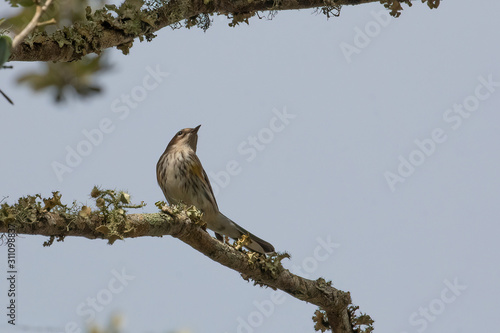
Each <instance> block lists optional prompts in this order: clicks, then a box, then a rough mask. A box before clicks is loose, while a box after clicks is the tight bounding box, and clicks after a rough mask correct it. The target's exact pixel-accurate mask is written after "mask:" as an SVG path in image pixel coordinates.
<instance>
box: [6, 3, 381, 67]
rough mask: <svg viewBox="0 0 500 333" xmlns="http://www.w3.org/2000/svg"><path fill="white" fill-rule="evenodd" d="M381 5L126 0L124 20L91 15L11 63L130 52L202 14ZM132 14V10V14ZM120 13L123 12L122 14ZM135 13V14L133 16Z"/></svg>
mask: <svg viewBox="0 0 500 333" xmlns="http://www.w3.org/2000/svg"><path fill="white" fill-rule="evenodd" d="M378 1H379V0H252V1H248V0H233V1H232V0H209V1H207V0H171V1H169V2H168V3H166V4H165V5H163V6H161V7H160V8H157V9H154V10H140V8H134V7H132V8H130V6H133V5H131V4H129V3H127V1H125V2H124V3H123V4H122V6H121V7H120V8H118V10H120V9H123V7H124V6H125V7H127V6H128V7H127V8H126V9H127V14H126V15H125V17H123V15H122V16H120V15H111V14H110V12H109V11H108V10H107V9H103V10H98V11H96V12H94V13H90V12H88V13H87V21H85V22H76V23H74V24H73V25H72V26H70V27H65V28H63V29H60V30H58V31H56V32H55V33H53V34H51V35H46V34H42V33H35V34H32V35H31V36H29V37H28V38H27V39H25V40H24V41H23V42H22V43H20V44H19V45H18V46H17V47H15V48H13V49H12V52H11V56H10V59H9V60H10V61H62V62H66V61H74V60H78V59H80V58H81V57H83V56H84V55H86V54H91V53H96V54H99V53H100V52H102V51H103V50H105V49H107V48H111V47H118V48H120V49H122V51H124V53H126V52H128V48H129V47H130V46H131V45H132V42H133V40H134V39H135V38H141V39H142V38H144V37H145V38H146V39H150V38H152V37H153V36H154V35H153V34H154V32H156V31H158V30H160V29H162V28H164V27H166V26H169V25H172V24H175V23H178V22H181V21H183V20H186V19H190V18H193V17H196V16H198V15H202V14H222V15H233V16H234V15H238V14H248V13H251V14H253V13H256V12H265V11H282V10H294V9H306V8H321V7H327V6H343V5H359V4H363V3H369V2H378ZM129 9H130V10H129ZM122 12H125V11H124V10H123V11H122ZM131 13H134V15H131Z"/></svg>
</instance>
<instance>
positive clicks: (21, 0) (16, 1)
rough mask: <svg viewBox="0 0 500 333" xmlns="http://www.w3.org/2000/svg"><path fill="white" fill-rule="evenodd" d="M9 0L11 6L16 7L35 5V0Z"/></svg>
mask: <svg viewBox="0 0 500 333" xmlns="http://www.w3.org/2000/svg"><path fill="white" fill-rule="evenodd" d="M9 2H10V5H11V6H12V7H18V6H19V5H21V6H23V7H30V6H33V5H35V1H33V0H9Z"/></svg>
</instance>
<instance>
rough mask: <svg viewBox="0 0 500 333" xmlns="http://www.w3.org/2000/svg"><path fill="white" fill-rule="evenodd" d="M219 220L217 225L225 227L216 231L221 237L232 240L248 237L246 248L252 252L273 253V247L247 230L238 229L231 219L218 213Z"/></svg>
mask: <svg viewBox="0 0 500 333" xmlns="http://www.w3.org/2000/svg"><path fill="white" fill-rule="evenodd" d="M218 219H219V223H218V224H219V225H223V226H225V228H224V229H223V230H217V232H218V233H221V234H223V235H226V236H229V237H231V238H234V239H238V238H240V237H241V236H243V235H248V236H250V243H249V244H248V245H246V247H247V248H249V249H250V250H252V251H255V252H259V253H270V252H274V246H272V245H271V244H269V243H268V242H266V241H265V240H263V239H261V238H259V237H257V236H255V235H254V234H252V233H251V232H249V231H248V230H246V229H245V228H243V227H240V226H239V225H238V224H236V223H235V222H233V221H232V220H231V219H229V218H228V217H226V216H225V215H224V214H222V213H219V216H218Z"/></svg>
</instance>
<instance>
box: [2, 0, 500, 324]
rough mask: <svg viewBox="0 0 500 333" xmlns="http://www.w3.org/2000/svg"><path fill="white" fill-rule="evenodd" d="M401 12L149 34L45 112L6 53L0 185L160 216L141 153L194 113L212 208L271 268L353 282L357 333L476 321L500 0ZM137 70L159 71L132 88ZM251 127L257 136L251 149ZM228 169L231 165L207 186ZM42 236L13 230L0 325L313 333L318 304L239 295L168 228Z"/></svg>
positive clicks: (496, 126)
mask: <svg viewBox="0 0 500 333" xmlns="http://www.w3.org/2000/svg"><path fill="white" fill-rule="evenodd" d="M2 6H4V7H6V6H7V5H6V4H0V9H1V7H2ZM404 8H405V10H404V11H403V13H402V14H401V17H400V18H398V19H393V18H388V16H387V15H386V13H387V12H386V11H385V9H384V8H383V6H382V5H380V4H378V3H375V4H368V5H360V6H355V7H344V8H343V9H342V13H341V15H340V17H338V18H333V19H330V20H326V18H325V17H324V16H322V15H314V14H312V10H303V11H290V12H281V13H278V15H277V17H276V18H275V19H273V20H272V21H268V20H265V19H262V20H259V19H258V18H256V17H254V18H252V19H250V25H249V26H247V25H246V24H242V25H240V26H238V27H236V28H230V27H228V26H227V23H228V21H227V19H224V18H219V17H215V19H214V25H213V27H211V28H210V29H209V30H208V31H207V32H206V33H204V32H203V31H202V30H200V29H191V30H187V29H181V30H175V31H172V30H171V29H169V28H165V29H163V30H162V31H159V32H158V37H157V38H155V39H154V40H153V41H152V42H151V43H146V42H144V43H139V42H138V41H136V42H135V45H134V47H133V48H132V49H131V52H130V55H128V56H123V55H122V54H121V52H120V51H118V50H111V52H108V59H109V61H110V63H112V64H113V69H112V70H111V71H110V72H108V73H106V74H105V75H103V76H101V77H100V79H99V82H100V83H101V84H102V85H103V86H104V87H105V90H104V93H102V94H101V95H99V96H96V97H93V98H88V99H84V100H81V99H80V100H78V99H70V100H68V101H67V102H66V103H63V104H57V105H56V104H54V103H53V101H52V99H53V98H52V94H48V93H42V94H35V93H34V92H32V91H31V90H30V89H28V88H26V87H24V86H18V85H16V84H15V78H16V77H17V76H19V75H21V74H22V73H25V72H26V71H29V70H32V69H33V68H35V67H37V66H38V65H37V64H36V63H13V65H14V66H15V68H14V70H9V71H2V78H1V81H0V84H1V88H2V89H3V90H4V91H5V92H6V93H8V95H9V96H10V97H11V98H12V99H13V100H14V101H15V103H16V105H15V106H14V107H12V106H10V105H9V104H7V103H6V102H5V101H1V100H0V124H1V128H2V130H1V131H0V142H1V143H2V145H1V148H0V152H1V156H2V163H0V175H1V176H0V197H4V196H8V198H7V199H6V201H7V202H9V203H13V202H15V201H16V200H17V198H19V197H20V196H24V195H27V194H35V193H41V194H42V195H43V196H45V197H47V196H49V195H50V194H51V192H52V191H56V190H57V191H60V192H61V193H62V195H63V197H62V200H63V202H65V203H71V202H73V201H74V200H76V201H77V202H79V203H82V204H90V203H91V202H92V201H91V199H90V198H89V194H90V191H91V189H92V187H93V186H94V185H99V186H102V187H103V188H116V189H124V190H127V191H128V192H129V193H130V194H131V195H132V200H133V201H134V202H141V201H144V202H146V203H147V206H146V207H145V208H143V209H142V210H139V211H138V212H141V211H142V212H144V213H151V212H156V211H157V208H156V207H155V206H154V203H155V202H156V201H158V200H162V199H163V195H162V192H161V190H160V189H159V187H158V185H157V183H156V176H155V167H156V162H157V160H158V158H159V156H160V155H161V153H162V152H163V150H164V149H165V146H166V145H167V143H168V142H169V141H170V139H171V138H172V136H173V135H174V134H175V133H176V132H177V131H178V130H179V129H182V128H185V127H194V126H197V125H199V124H202V127H201V129H200V131H199V140H198V156H199V157H200V159H201V161H202V163H203V165H204V167H205V169H206V171H207V173H209V175H210V178H211V181H212V184H213V185H214V187H217V188H218V190H217V200H218V204H219V207H220V209H221V211H222V212H223V213H224V214H226V215H227V216H229V217H230V218H231V219H233V220H234V221H236V222H237V223H238V224H240V225H242V226H244V227H245V228H246V229H249V230H250V231H252V232H253V233H255V234H257V235H258V236H260V237H262V238H263V239H265V240H267V241H269V242H271V243H272V244H273V245H274V246H275V248H276V249H277V250H279V251H287V252H289V253H290V254H291V255H292V258H291V259H290V260H285V261H284V265H285V266H286V267H289V268H291V267H295V269H297V267H298V269H300V270H302V272H303V273H304V274H307V276H308V277H310V278H314V279H316V278H318V277H324V278H325V279H327V280H332V281H333V285H334V286H335V287H336V288H339V289H341V290H344V291H350V292H351V296H352V299H353V302H354V304H356V305H359V306H360V309H361V311H362V312H366V313H368V314H369V315H370V316H371V317H372V318H373V319H374V320H375V332H389V333H417V332H418V333H422V332H428V333H431V332H440V333H442V332H447V333H466V332H483V331H491V330H492V329H493V327H494V325H496V324H494V323H493V322H492V320H491V318H495V317H496V315H497V310H498V307H499V299H500V290H499V288H497V287H496V285H497V284H498V280H499V276H500V267H499V265H498V252H499V250H500V245H499V242H498V239H497V238H498V233H499V231H500V227H499V224H498V220H499V215H500V214H499V213H500V212H499V207H500V204H499V198H500V186H499V185H500V177H498V170H499V168H500V159H499V157H498V151H499V142H500V114H499V112H498V108H499V105H500V83H498V82H500V70H499V65H498V64H499V60H498V59H500V48H499V47H498V31H500V21H499V20H498V13H499V12H500V2H497V1H486V2H484V3H481V4H471V2H470V1H465V0H457V1H445V2H442V3H441V5H440V7H439V8H438V9H437V10H429V9H428V7H427V6H426V5H424V4H421V3H420V2H419V1H418V2H417V1H415V2H414V5H413V7H412V8H408V7H407V6H406V5H405V6H404ZM376 17H379V18H378V20H377V18H376ZM380 17H381V18H380ZM360 31H361V32H360ZM365 31H366V32H365ZM362 34H366V35H365V37H364V38H363V36H362ZM354 48H355V49H354ZM346 50H350V51H352V52H351V53H349V52H347V51H346ZM353 50H355V51H353ZM346 52H347V53H346ZM155 70H156V71H160V72H162V73H168V75H166V74H165V75H160V76H158V78H157V79H158V82H159V83H158V85H157V87H155V88H154V89H152V90H145V89H144V80H146V81H147V82H149V83H154V81H153V80H151V77H148V75H150V71H155ZM488 81H489V82H490V83H487V82H488ZM144 91H146V94H143V95H141V94H140V93H141V92H144ZM126 94H128V95H131V96H135V97H136V98H135V99H133V102H134V104H133V106H127V105H126V104H125V103H124V102H123V101H122V98H123V96H124V95H126ZM134 94H135V95H134ZM464 104H465V106H463V107H461V105H464ZM460 108H462V110H465V111H461V112H462V113H461V114H460V113H458V112H457V110H459V109H460ZM467 110H471V111H470V112H469V111H467ZM285 112H286V113H287V114H288V115H289V116H288V117H289V118H287V119H286V120H285V121H283V120H279V119H281V118H276V117H277V114H281V115H283V114H284V113H285ZM103 119H108V120H104V122H108V123H110V124H111V125H110V126H109V127H108V132H109V133H105V134H103V138H102V140H100V141H99V142H98V143H97V145H92V146H91V151H89V153H88V154H87V156H83V157H82V160H81V161H80V163H75V164H77V165H73V167H71V169H72V171H71V172H70V173H69V172H68V173H65V174H64V175H62V177H59V178H58V176H57V174H56V173H55V172H54V170H53V164H54V162H58V163H66V162H65V159H66V155H67V151H68V149H75V150H76V149H77V148H78V147H79V145H80V147H83V146H84V145H85V143H82V142H84V141H85V140H87V139H86V137H85V134H84V133H85V131H92V130H94V129H96V128H98V127H99V124H100V123H101V122H102V121H103ZM273 129H274V131H273ZM249 137H258V138H260V139H259V140H260V144H261V145H262V147H261V150H258V151H257V150H255V151H254V152H255V154H252V155H251V153H250V152H248V149H249V148H250V147H251V144H250V141H249ZM431 140H432V141H431ZM416 142H418V143H416ZM68 147H69V148H68ZM238 147H240V148H239V149H238ZM245 149H247V150H245ZM242 150H243V151H242ZM252 156H253V159H250V157H252ZM230 161H236V162H237V163H238V166H239V169H238V170H239V172H238V173H237V174H235V175H233V176H231V177H230V178H229V180H228V181H227V180H226V182H225V184H223V183H222V182H221V179H222V178H221V176H220V175H221V172H222V171H223V170H225V169H226V167H227V165H228V163H229V162H230ZM411 163H413V164H415V165H416V166H413V165H412V164H411ZM398 168H399V170H398ZM217 175H219V177H217ZM387 177H389V178H390V179H392V183H390V182H388V181H387ZM398 177H399V178H398ZM391 184H392V185H391ZM46 240H47V237H39V236H22V237H21V238H20V239H18V240H16V246H17V256H18V257H17V260H18V262H17V266H18V272H19V273H18V276H17V278H18V285H17V289H18V296H17V305H18V309H17V324H18V326H17V327H15V328H14V327H11V325H9V324H7V319H6V316H5V314H3V315H2V317H3V318H4V319H3V320H2V321H1V322H0V331H2V332H18V331H19V332H25V331H28V332H72V330H73V328H72V329H71V330H68V327H73V325H74V327H76V329H74V331H75V332H78V329H81V330H82V331H85V328H86V327H87V324H88V321H87V319H88V318H89V317H90V313H91V312H93V313H94V314H95V321H96V322H97V323H98V324H99V325H101V326H104V325H106V324H107V323H108V321H109V318H110V316H111V315H113V314H121V315H122V316H123V317H124V323H123V331H124V332H144V333H160V332H162V333H163V332H171V331H173V330H184V331H186V332H208V333H211V332H227V333H229V332H244V333H251V332H258V333H260V332H262V333H264V332H314V329H313V322H312V320H311V317H312V315H313V313H314V311H315V310H316V307H315V306H313V305H311V304H306V303H304V302H302V301H299V300H296V299H293V298H292V297H290V296H283V295H281V294H279V295H273V292H272V291H271V290H270V289H263V288H259V287H254V286H253V285H252V284H251V283H248V282H246V281H244V280H242V278H241V277H240V276H239V274H238V273H236V272H234V271H232V270H229V269H227V268H226V267H223V266H221V265H219V264H217V263H215V262H212V261H211V260H209V259H207V258H206V257H205V256H203V255H201V254H200V253H198V252H196V251H195V250H193V249H192V248H191V247H189V246H188V245H186V244H184V243H182V242H180V241H179V240H177V239H174V238H172V237H168V236H165V237H163V238H146V237H144V238H140V239H126V240H125V241H117V242H116V243H115V244H114V245H113V246H109V245H107V243H106V241H103V240H88V239H83V238H72V237H68V238H66V239H65V241H64V242H63V243H55V244H53V245H52V246H51V247H49V248H47V247H43V246H42V243H43V242H44V241H46ZM325 243H326V244H330V245H329V246H326V248H324V247H321V246H322V245H321V244H323V245H324V244H325ZM2 252H3V253H4V254H3V255H0V257H2V256H3V258H4V259H0V267H1V269H2V270H3V271H4V272H5V273H4V274H5V276H6V275H7V273H6V270H7V268H6V261H7V251H6V248H5V247H4V248H3V250H2ZM122 273H125V276H127V278H122V280H117V279H116V277H115V276H116V275H120V274H122ZM122 276H123V274H122ZM1 281H2V283H0V295H2V296H1V297H0V304H1V307H2V308H3V309H4V312H5V311H6V310H5V307H6V306H7V304H8V303H7V302H8V298H7V296H6V294H7V284H6V279H5V278H3V279H1ZM120 281H121V282H120ZM89 298H96V299H98V300H99V299H100V300H101V303H98V306H99V311H90V309H91V307H90V306H89V305H87V300H88V299H89ZM104 303H105V304H104ZM270 304H272V306H271V305H270Z"/></svg>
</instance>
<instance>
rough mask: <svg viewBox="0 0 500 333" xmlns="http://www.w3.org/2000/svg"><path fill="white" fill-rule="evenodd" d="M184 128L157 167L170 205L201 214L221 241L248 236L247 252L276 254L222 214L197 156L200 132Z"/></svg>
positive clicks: (270, 247) (169, 145) (257, 238)
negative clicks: (188, 207)
mask: <svg viewBox="0 0 500 333" xmlns="http://www.w3.org/2000/svg"><path fill="white" fill-rule="evenodd" d="M200 127H201V125H198V126H196V127H195V128H184V129H182V130H180V131H178V132H177V133H176V134H175V135H174V137H173V138H172V140H170V142H169V144H168V145H167V148H166V149H165V151H164V152H163V154H162V155H161V156H160V158H159V160H158V163H157V164H156V179H157V181H158V185H159V186H160V188H161V190H162V191H163V194H164V195H165V198H166V199H167V201H168V203H169V204H170V205H175V204H179V203H184V204H186V205H189V206H191V205H192V206H195V207H196V208H198V209H199V210H200V211H201V212H202V213H203V215H202V220H203V221H205V222H206V224H207V227H208V228H209V229H211V230H213V231H214V232H215V235H216V237H217V238H218V239H219V240H222V239H223V238H222V237H221V236H220V235H221V234H222V235H225V236H228V237H231V238H233V239H239V238H240V237H241V236H243V235H248V236H249V243H248V244H247V245H245V246H246V247H247V248H248V249H250V250H252V251H254V252H258V253H261V254H266V253H272V252H274V251H275V250H274V247H273V246H272V245H271V244H270V243H268V242H266V241H265V240H263V239H261V238H259V237H257V236H255V235H254V234H252V233H250V232H249V231H247V230H246V229H244V228H243V227H241V226H239V225H238V224H236V222H234V221H232V220H231V219H229V218H228V217H226V216H225V215H224V214H222V213H221V212H220V211H219V207H218V205H217V201H216V200H215V196H214V192H213V190H212V186H211V185H210V181H209V179H208V177H207V173H206V172H205V169H203V166H202V164H201V162H200V159H199V158H198V156H197V155H196V146H197V144H198V130H199V129H200Z"/></svg>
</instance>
